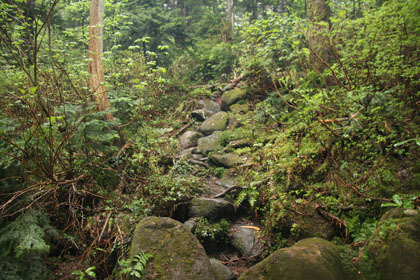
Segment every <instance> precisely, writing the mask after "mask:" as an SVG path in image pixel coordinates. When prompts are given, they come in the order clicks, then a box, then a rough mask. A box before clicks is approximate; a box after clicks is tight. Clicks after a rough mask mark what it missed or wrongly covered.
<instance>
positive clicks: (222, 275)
mask: <svg viewBox="0 0 420 280" xmlns="http://www.w3.org/2000/svg"><path fill="white" fill-rule="evenodd" d="M210 264H211V268H212V269H213V273H214V274H215V276H216V279H217V280H233V279H235V278H236V277H235V274H234V273H233V272H232V270H230V269H229V268H228V267H227V266H226V265H224V264H222V263H221V262H219V261H218V260H216V259H210Z"/></svg>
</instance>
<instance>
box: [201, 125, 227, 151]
mask: <svg viewBox="0 0 420 280" xmlns="http://www.w3.org/2000/svg"><path fill="white" fill-rule="evenodd" d="M221 137H222V132H221V131H215V132H214V133H213V134H211V135H209V136H207V137H203V138H200V139H198V146H197V147H198V151H199V152H200V153H201V154H203V155H207V154H208V153H209V152H214V151H218V150H221V149H222V148H223V146H222V144H221Z"/></svg>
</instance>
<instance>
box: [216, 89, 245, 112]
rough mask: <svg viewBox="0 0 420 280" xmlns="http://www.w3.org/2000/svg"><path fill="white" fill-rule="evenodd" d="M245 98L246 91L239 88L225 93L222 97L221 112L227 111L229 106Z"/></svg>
mask: <svg viewBox="0 0 420 280" xmlns="http://www.w3.org/2000/svg"><path fill="white" fill-rule="evenodd" d="M246 97H247V92H246V90H245V89H241V88H236V89H233V90H229V91H227V92H225V93H224V94H223V96H222V110H224V111H227V110H229V107H230V105H233V104H235V103H238V102H239V101H240V100H244V99H245V98H246Z"/></svg>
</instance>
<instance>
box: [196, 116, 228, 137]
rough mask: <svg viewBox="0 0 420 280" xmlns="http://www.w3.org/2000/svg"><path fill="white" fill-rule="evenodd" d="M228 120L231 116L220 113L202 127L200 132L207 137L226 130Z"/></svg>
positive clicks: (206, 121)
mask: <svg viewBox="0 0 420 280" xmlns="http://www.w3.org/2000/svg"><path fill="white" fill-rule="evenodd" d="M228 119H229V116H228V114H227V113H226V112H218V113H216V114H214V115H213V116H211V117H210V118H208V119H207V120H205V121H204V122H203V123H202V124H201V125H200V131H201V132H203V133H204V134H205V135H210V134H212V133H213V132H215V131H221V130H224V129H225V128H226V126H227V123H228Z"/></svg>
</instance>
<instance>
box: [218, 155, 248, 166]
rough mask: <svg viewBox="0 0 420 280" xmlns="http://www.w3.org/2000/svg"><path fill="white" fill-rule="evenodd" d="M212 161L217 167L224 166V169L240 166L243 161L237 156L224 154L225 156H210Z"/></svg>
mask: <svg viewBox="0 0 420 280" xmlns="http://www.w3.org/2000/svg"><path fill="white" fill-rule="evenodd" d="M210 160H211V161H212V162H213V163H214V164H215V165H218V166H223V167H227V168H230V167H234V166H236V165H239V164H241V163H242V161H243V160H242V159H241V158H240V157H239V156H238V155H236V154H223V155H218V154H213V155H211V156H210Z"/></svg>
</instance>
